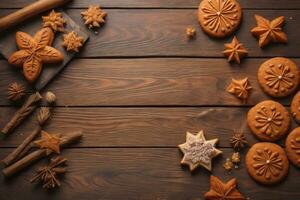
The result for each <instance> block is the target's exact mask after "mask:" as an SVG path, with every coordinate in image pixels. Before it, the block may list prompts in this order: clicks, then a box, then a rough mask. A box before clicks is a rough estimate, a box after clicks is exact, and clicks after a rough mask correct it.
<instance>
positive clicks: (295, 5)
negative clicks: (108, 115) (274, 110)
mask: <svg viewBox="0 0 300 200" xmlns="http://www.w3.org/2000/svg"><path fill="white" fill-rule="evenodd" d="M34 1H35V0H26V1H24V0H10V1H0V8H21V7H23V6H25V5H28V4H29V3H31V2H34ZM199 2H200V0H185V1H182V0H163V1H161V0H138V1H137V0H113V1H112V0H101V1H96V0H84V1H82V0H73V2H71V3H69V4H67V5H66V7H69V8H82V7H88V6H89V5H91V4H93V5H94V4H100V5H101V6H102V7H104V8H197V7H198V5H199ZM239 3H240V4H241V6H242V7H243V8H245V9H257V8H260V9H262V8H263V9H287V8H290V9H299V8H300V2H299V1H298V0H285V1H284V3H282V2H281V1H278V0H265V1H261V0H251V1H249V0H239Z"/></svg>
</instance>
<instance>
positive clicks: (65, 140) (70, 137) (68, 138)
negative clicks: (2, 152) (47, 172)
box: [2, 131, 83, 177]
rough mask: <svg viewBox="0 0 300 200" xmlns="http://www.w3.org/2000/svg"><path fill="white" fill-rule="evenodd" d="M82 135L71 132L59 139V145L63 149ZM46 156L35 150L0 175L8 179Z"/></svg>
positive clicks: (43, 150) (80, 132) (44, 150)
mask: <svg viewBox="0 0 300 200" xmlns="http://www.w3.org/2000/svg"><path fill="white" fill-rule="evenodd" d="M82 135H83V134H82V131H76V132H72V133H69V134H66V135H64V136H63V137H62V138H61V143H60V145H61V147H64V146H66V145H67V144H69V143H72V142H74V141H76V140H78V139H80V138H81V137H82ZM46 156H47V151H46V149H38V150H35V151H34V152H32V153H30V154H28V155H26V156H25V157H23V158H22V159H20V160H18V161H17V162H15V163H14V164H12V165H10V166H9V167H6V168H4V169H3V170H2V173H3V174H4V176H6V177H10V176H12V175H14V174H15V173H17V172H19V171H21V170H22V169H24V168H25V167H27V166H28V165H30V164H32V163H33V162H35V161H37V160H39V159H41V158H43V157H46Z"/></svg>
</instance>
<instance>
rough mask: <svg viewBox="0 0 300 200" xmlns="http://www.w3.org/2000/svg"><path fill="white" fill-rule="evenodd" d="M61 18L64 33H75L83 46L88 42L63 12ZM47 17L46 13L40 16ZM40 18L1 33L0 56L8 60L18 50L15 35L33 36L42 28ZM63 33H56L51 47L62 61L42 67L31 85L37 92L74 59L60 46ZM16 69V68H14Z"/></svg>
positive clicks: (73, 53) (76, 25)
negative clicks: (58, 53)
mask: <svg viewBox="0 0 300 200" xmlns="http://www.w3.org/2000/svg"><path fill="white" fill-rule="evenodd" d="M61 13H62V17H63V18H64V19H65V20H66V24H67V25H66V26H65V31H66V32H71V31H75V32H76V33H77V34H78V35H80V36H81V37H82V38H83V44H84V43H85V42H86V41H87V40H88V37H89V36H88V35H87V34H86V33H85V32H84V31H82V29H81V28H80V27H79V26H78V24H76V23H75V22H74V21H73V20H72V19H71V18H70V17H69V16H68V15H67V14H66V13H65V12H61ZM44 15H48V12H47V13H44V14H42V15H41V16H44ZM41 16H39V17H36V18H34V19H30V22H29V21H27V22H26V23H22V24H20V25H19V26H16V27H14V28H12V29H9V30H7V31H5V32H1V38H0V54H2V55H3V56H4V57H5V58H6V59H8V58H9V57H10V56H11V55H12V53H14V52H16V51H18V50H19V48H18V47H17V45H16V33H17V32H18V31H22V32H25V33H28V34H30V35H31V36H34V34H36V32H38V30H40V29H41V27H42V22H41V21H42V20H41ZM62 41H63V33H59V32H58V33H56V35H55V40H54V42H53V44H52V45H51V46H53V47H54V48H56V49H57V50H59V51H60V52H61V53H62V54H63V56H64V60H63V61H62V62H61V63H55V64H48V65H45V64H44V65H43V66H42V72H41V74H40V76H39V78H38V79H37V80H36V81H35V82H34V84H32V87H34V88H35V89H36V90H37V91H40V90H41V89H43V88H44V87H45V86H46V85H47V84H48V83H49V82H50V81H51V80H52V79H53V78H54V77H56V75H57V74H59V72H60V71H61V70H62V69H63V68H64V67H66V66H67V65H68V63H69V62H70V61H71V60H72V59H73V58H74V56H75V54H76V52H67V51H66V50H65V48H64V47H63V46H62ZM16 68H17V67H16Z"/></svg>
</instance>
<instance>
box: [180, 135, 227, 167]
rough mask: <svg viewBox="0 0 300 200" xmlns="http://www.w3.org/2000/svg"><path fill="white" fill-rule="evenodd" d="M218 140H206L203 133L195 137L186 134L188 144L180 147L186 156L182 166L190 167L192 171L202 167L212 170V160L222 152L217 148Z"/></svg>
mask: <svg viewBox="0 0 300 200" xmlns="http://www.w3.org/2000/svg"><path fill="white" fill-rule="evenodd" d="M217 142H218V139H212V140H206V139H205V137H204V133H203V131H200V132H199V133H198V134H196V135H194V134H192V133H189V132H187V133H186V142H185V143H183V144H180V145H178V147H179V149H180V150H181V152H182V153H183V154H184V156H183V158H182V160H181V164H182V165H188V166H189V168H190V171H194V170H195V169H196V168H197V167H199V166H202V167H204V168H205V169H207V170H209V171H211V170H212V159H213V158H214V157H216V156H218V155H220V154H222V151H220V150H219V149H217V148H215V146H216V143H217Z"/></svg>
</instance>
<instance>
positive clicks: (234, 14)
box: [198, 0, 242, 38]
mask: <svg viewBox="0 0 300 200" xmlns="http://www.w3.org/2000/svg"><path fill="white" fill-rule="evenodd" d="M198 20H199V22H200V25H201V27H202V29H203V30H204V31H205V32H206V33H207V34H208V35H210V36H212V37H218V38H222V37H226V36H228V35H230V34H232V33H233V32H234V31H235V30H236V29H237V28H238V26H239V24H240V22H241V20H242V9H241V7H240V5H239V3H238V2H237V1H236V0H203V1H202V2H201V3H200V5H199V9H198Z"/></svg>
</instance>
